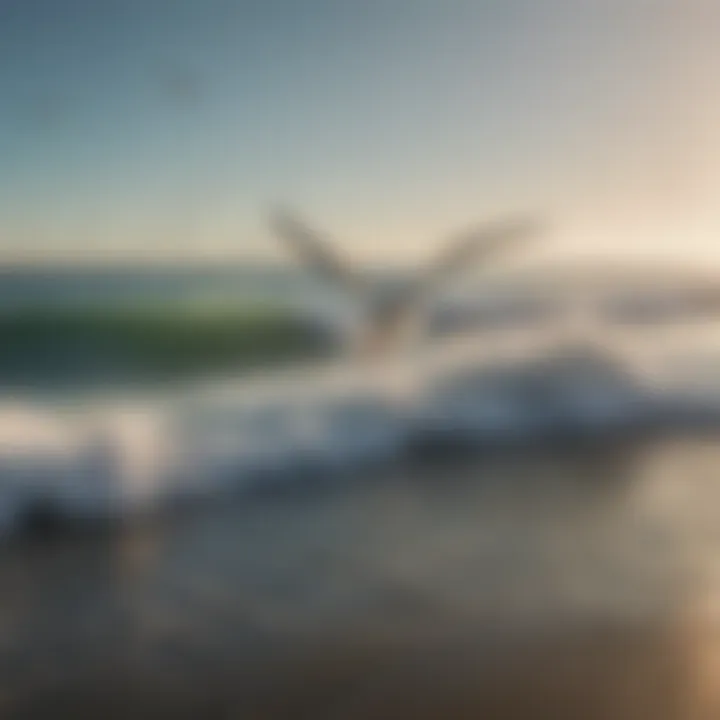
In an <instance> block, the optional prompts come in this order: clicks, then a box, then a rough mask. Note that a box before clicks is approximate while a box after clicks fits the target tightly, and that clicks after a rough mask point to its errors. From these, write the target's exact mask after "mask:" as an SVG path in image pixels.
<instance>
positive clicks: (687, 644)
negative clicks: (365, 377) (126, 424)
mask: <svg viewBox="0 0 720 720" xmlns="http://www.w3.org/2000/svg"><path fill="white" fill-rule="evenodd" d="M718 459H720V451H718V450H716V449H715V448H714V447H713V444H712V443H711V442H708V441H698V442H692V441H689V440H683V441H678V442H677V443H673V442H669V441H665V442H664V443H662V445H660V446H643V447H635V448H630V449H628V448H627V447H626V448H623V449H622V450H621V449H619V448H617V447H613V448H609V447H605V448H600V449H597V450H595V451H585V452H574V453H569V452H565V453H552V454H547V453H546V454H542V455H533V456H526V457H518V456H517V455H516V456H515V457H508V456H504V457H497V458H493V459H488V460H486V461H482V462H474V463H472V464H469V463H466V464H464V465H463V466H456V467H448V466H441V467H434V468H432V469H426V470H423V471H418V470H417V469H413V470H407V471H406V472H396V473H394V474H393V475H392V476H387V477H376V478H372V479H368V480H366V481H365V482H348V484H347V485H345V486H342V487H341V486H336V487H327V486H325V487H322V486H317V487H314V488H311V489H307V490H305V491H302V492H300V491H298V490H295V491H292V492H286V493H281V494H278V495H274V496H267V497H257V498H253V499H246V500H243V501H238V502H237V503H235V504H224V505H223V506H218V507H216V508H205V509H203V510H202V511H198V513H197V514H196V515H191V516H188V517H185V518H182V519H176V520H173V521H166V522H154V523H141V524H138V525H135V526H134V527H128V528H126V529H125V530H124V531H123V532H116V533H113V534H108V535H104V536H102V537H99V536H77V537H63V538H56V539H44V540H42V541H40V540H36V541H34V542H27V541H25V542H23V543H18V544H15V545H13V546H11V547H7V548H5V550H4V551H3V552H2V555H0V570H1V573H0V593H1V597H2V601H1V602H0V710H1V714H0V716H1V717H3V718H57V717H68V718H95V717H104V718H144V717H159V718H200V717H202V718H243V719H244V718H314V719H315V718H499V719H501V720H504V719H508V720H510V719H514V718H558V719H559V720H563V719H565V718H573V719H574V718H581V719H582V720H595V719H597V720H625V718H627V719H628V720H630V719H632V720H646V719H647V720H650V719H652V720H665V719H667V720H706V718H707V719H710V718H717V717H720V701H719V700H718V698H717V694H718V692H717V690H716V688H720V600H719V599H718V598H720V592H719V588H718V587H716V584H715V581H714V577H713V567H714V564H715V563H714V558H715V557H716V556H717V552H718V550H720V531H716V530H715V526H716V525H717V526H718V527H720V523H717V520H718V519H720V518H719V517H718V516H720V503H718V502H717V501H718V499H720V484H718V487H717V488H715V484H716V483H717V481H716V479H715V478H716V475H715V468H716V467H720V464H719V463H718ZM716 506H717V509H716ZM716 604H717V608H718V609H717V610H716Z"/></svg>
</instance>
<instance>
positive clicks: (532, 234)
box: [417, 217, 543, 293]
mask: <svg viewBox="0 0 720 720" xmlns="http://www.w3.org/2000/svg"><path fill="white" fill-rule="evenodd" d="M542 230H543V226H542V225H541V224H540V223H539V222H538V221H537V220H535V219H533V218H529V217H520V218H511V219H506V220H501V221H497V222H495V223H492V224H489V225H487V224H486V225H481V226H480V227H477V228H474V229H470V230H466V231H465V232H461V233H459V234H457V235H454V236H452V237H451V238H450V239H449V240H448V241H447V243H446V244H445V246H444V249H443V250H442V251H441V252H440V254H439V255H438V256H436V258H435V259H434V260H433V261H432V262H431V263H430V265H429V266H428V267H427V268H426V269H425V272H424V274H423V275H421V276H420V278H419V283H418V287H417V291H419V292H423V293H424V292H427V291H431V290H433V289H434V288H435V287H437V286H438V285H439V284H440V283H442V282H444V281H446V280H448V279H450V278H451V277H452V276H454V275H456V274H458V273H461V272H462V271H464V270H467V269H468V268H469V267H470V266H473V265H479V264H481V263H487V262H489V261H492V260H494V259H495V258H496V257H498V256H499V255H501V254H503V253H509V252H511V251H513V250H516V249H518V248H519V247H520V246H522V245H524V244H525V243H527V242H529V241H530V240H534V239H536V238H537V237H538V236H539V235H540V233H541V231H542Z"/></svg>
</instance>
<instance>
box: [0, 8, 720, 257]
mask: <svg viewBox="0 0 720 720" xmlns="http://www.w3.org/2000/svg"><path fill="white" fill-rule="evenodd" d="M719 27H720V3H717V2H716V1H715V0H256V1H255V2H250V1H249V0H102V2H100V1H99V0H0V261H3V260H6V261H7V260H15V259H18V258H26V259H27V258H31V259H64V260H68V259H69V260H71V261H74V260H79V259H80V258H83V257H99V258H107V259H109V260H111V259H118V258H134V257H138V258H141V257H142V258H161V259H162V258H168V259H177V258H189V259H193V258H195V259H209V258H212V259H228V260H230V259H235V258H243V259H245V258H251V259H256V258H262V259H264V258H270V257H275V256H276V254H277V252H278V249H277V246H276V243H275V242H274V240H273V238H272V237H271V236H270V234H269V232H268V230H267V228H266V216H267V211H268V208H270V207H271V206H273V205H276V204H278V203H282V204H286V205H289V206H291V207H294V208H297V209H298V211H300V212H302V213H303V214H304V215H305V216H307V217H308V219H310V220H312V221H313V222H314V223H315V224H316V225H318V226H319V227H320V228H322V229H323V230H328V231H329V232H330V234H331V235H333V236H334V237H336V238H337V243H338V245H339V246H340V247H341V248H342V250H343V251H344V252H345V253H346V254H348V255H349V256H351V257H353V258H355V259H357V260H362V261H364V262H372V263H375V262H377V263H383V262H422V260H423V259H424V258H425V257H427V256H428V255H429V254H431V253H432V252H433V251H434V250H435V249H436V247H437V244H438V242H439V241H440V240H441V238H442V236H443V234H445V233H447V232H449V231H453V230H457V229H463V228H465V227H467V226H468V225H471V224H473V223H475V222H479V221H483V220H486V219H493V218H495V217H497V216H504V215H506V214H512V213H514V212H520V213H523V214H525V213H528V212H529V213H536V214H538V216H539V217H541V218H542V219H544V220H545V221H546V222H547V224H548V234H547V236H546V239H545V242H544V245H543V250H542V251H540V252H545V253H550V254H551V255H552V254H553V253H560V254H561V255H568V254H570V255H590V256H595V255H599V254H600V255H608V254H609V255H618V254H620V255H622V256H627V255H633V256H637V255H640V256H645V255H647V254H650V255H652V256H663V257H670V258H675V257H677V258H683V259H692V260H697V261H699V262H702V263H717V265H718V267H719V268H720V204H718V203H716V202H715V197H714V195H715V193H714V192H713V191H714V188H715V187H716V186H717V185H718V183H719V182H720V122H719V121H720V94H719V93H718V87H717V81H716V78H717V77H718V76H720V43H717V42H716V35H717V28H719Z"/></svg>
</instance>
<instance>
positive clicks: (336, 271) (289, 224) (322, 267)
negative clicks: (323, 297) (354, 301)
mask: <svg viewBox="0 0 720 720" xmlns="http://www.w3.org/2000/svg"><path fill="white" fill-rule="evenodd" d="M270 226H271V228H272V230H273V232H274V233H275V235H277V237H279V238H280V239H281V240H283V241H284V242H285V244H286V245H287V246H288V247H289V248H290V249H291V250H292V251H293V252H294V253H295V255H296V256H297V257H298V258H299V259H300V261H301V262H303V263H304V264H305V265H306V266H307V267H308V268H309V269H310V270H311V271H312V272H314V273H315V274H316V275H319V276H320V277H322V278H324V279H325V280H330V281H332V282H334V283H336V284H338V285H341V286H342V287H344V288H345V289H353V290H355V289H358V286H359V284H360V279H359V277H358V275H357V274H356V273H355V272H353V271H352V269H351V268H350V266H349V264H348V263H347V262H346V261H345V260H344V259H343V258H341V257H340V256H339V254H338V253H336V252H335V251H334V250H332V249H331V248H330V247H329V245H330V243H329V241H328V239H327V238H326V237H325V236H324V235H323V234H321V233H319V232H317V231H315V230H313V229H311V228H310V227H309V226H308V225H307V224H306V223H305V222H303V221H302V220H300V219H299V218H298V217H297V216H296V215H294V214H293V213H291V212H290V211H288V210H286V209H277V210H275V211H274V212H272V213H271V216H270Z"/></svg>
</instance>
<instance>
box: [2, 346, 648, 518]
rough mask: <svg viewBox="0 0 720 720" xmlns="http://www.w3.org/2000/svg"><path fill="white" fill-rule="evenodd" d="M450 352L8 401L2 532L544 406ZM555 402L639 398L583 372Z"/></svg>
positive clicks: (261, 477)
mask: <svg viewBox="0 0 720 720" xmlns="http://www.w3.org/2000/svg"><path fill="white" fill-rule="evenodd" d="M455 350H456V352H455V353H454V354H451V353H446V351H445V350H443V353H445V354H444V355H443V354H442V353H437V354H435V355H433V356H430V355H426V356H424V357H418V356H414V357H413V358H406V359H404V360H403V359H399V360H398V361H397V362H396V363H394V364H388V365H383V366H378V367H375V368H370V369H367V368H358V367H354V366H352V365H349V364H339V363H338V364H331V365H326V366H312V367H306V368H298V369H296V370H294V371H292V372H287V373H285V374H283V375H281V376H263V375H259V376H257V377H253V378H249V379H246V380H243V381H242V382H241V381H237V380H228V381H223V382H220V381H218V382H216V383H209V384H204V385H198V386H196V387H193V388H187V389H186V390H185V391H184V392H182V393H179V392H174V393H172V394H168V396H166V397H162V396H156V397H149V396H138V397H135V398H130V397H128V396H122V397H119V398H112V397H106V398H96V399H93V400H88V401H87V402H85V403H76V404H74V405H73V404H67V405H65V406H63V405H62V404H60V403H57V402H54V403H50V402H47V403H44V404H43V403H40V402H39V401H33V402H31V401H29V400H28V401H19V400H15V401H10V400H7V401H5V402H3V403H0V531H7V530H9V529H12V528H13V527H14V526H15V524H16V523H17V520H18V517H19V516H20V515H21V514H22V512H23V511H24V510H25V509H26V508H27V507H28V506H29V505H30V504H31V503H33V502H36V501H37V500H38V499H40V500H43V501H44V502H47V503H49V504H51V505H52V506H53V507H55V508H56V509H57V510H58V511H59V512H61V513H63V514H65V515H67V516H69V517H95V516H107V515H113V514H114V515H124V514H127V513H132V512H138V511H140V510H148V509H150V510H152V509H156V508H158V507H162V506H163V505H166V504H172V503H173V502H175V501H177V500H182V499H187V498H194V499H199V498H203V497H205V498H208V497H217V496H218V495H221V494H222V493H226V492H239V491H243V490H245V489H248V488H252V487H254V486H256V485H257V484H258V483H270V482H292V481H293V480H297V479H299V478H301V477H303V476H304V471H306V470H308V469H311V470H312V471H313V472H316V471H324V472H325V473H327V474H329V475H330V476H331V477H335V478H337V479H338V481H340V480H341V478H342V477H344V475H345V471H348V470H353V469H355V468H358V467H363V466H365V465H366V464H367V463H378V462H381V463H391V462H393V460H395V459H396V458H397V457H398V456H399V455H401V454H402V452H403V450H404V448H405V443H406V440H407V439H408V437H409V436H410V435H412V433H414V432H415V431H416V430H417V429H418V428H420V429H428V428H431V429H432V428H433V427H434V428H435V429H436V430H437V429H440V430H443V431H445V432H450V433H457V434H465V435H467V434H468V433H469V434H471V435H475V436H482V435H483V434H488V433H490V434H494V435H497V434H498V433H508V432H513V431H514V430H517V429H518V428H524V429H528V428H532V427H536V426H537V425H538V423H543V422H546V421H547V418H548V417H549V416H548V414H547V408H546V407H542V406H541V404H540V405H538V403H537V400H533V399H532V398H530V399H529V398H528V397H524V396H523V395H522V393H521V392H517V388H518V383H517V382H515V380H512V381H511V382H507V380H506V381H502V382H501V380H500V379H499V376H498V374H497V365H496V366H495V370H493V373H488V371H487V362H488V357H490V359H491V361H497V358H499V357H502V355H501V354H500V353H496V354H494V353H493V352H490V353H487V352H486V354H485V358H484V360H483V361H482V362H481V360H480V358H479V355H478V351H477V343H475V342H468V343H465V344H462V343H460V344H458V345H457V346H456V348H455ZM484 350H486V349H485V348H484ZM523 350H525V348H524V346H523ZM521 357H522V355H521V354H518V355H513V358H512V362H516V363H519V362H521V361H520V359H519V358H521ZM509 363H510V360H507V361H506V363H505V367H506V368H507V366H508V364H509ZM483 367H484V368H485V369H484V370H483V369H482V368H483ZM473 369H474V375H469V376H467V377H466V378H465V379H463V380H462V382H460V383H458V382H455V383H454V385H453V383H450V384H449V385H448V384H447V382H446V381H447V380H448V378H453V377H454V378H456V380H457V378H458V377H460V375H461V374H463V373H467V371H468V370H473ZM517 377H518V376H516V378H515V379H517ZM606 381H607V378H605V380H603V382H606ZM611 391H612V392H611ZM613 393H614V394H613ZM568 398H569V399H568ZM564 402H565V405H564V406H563V408H562V410H563V412H565V413H566V414H569V415H572V414H573V413H575V415H576V416H577V417H578V418H585V419H587V418H590V419H593V418H595V419H601V420H603V421H606V422H607V421H610V420H612V418H616V419H619V418H620V417H621V416H622V414H623V413H627V412H630V411H631V410H632V411H635V410H636V409H637V405H636V404H637V398H636V397H632V398H629V397H627V396H625V395H623V391H622V389H620V391H619V392H618V388H613V387H611V386H609V385H607V384H605V385H603V384H602V382H601V383H599V384H595V385H593V382H592V378H589V377H585V378H582V377H581V378H580V379H579V381H578V384H577V386H576V388H575V390H574V391H572V392H570V393H569V394H568V393H565V400H564ZM533 403H534V404H533ZM561 404H562V403H561ZM557 407H559V405H557V404H556V407H555V410H556V411H557ZM533 424H534V425H533Z"/></svg>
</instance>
